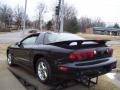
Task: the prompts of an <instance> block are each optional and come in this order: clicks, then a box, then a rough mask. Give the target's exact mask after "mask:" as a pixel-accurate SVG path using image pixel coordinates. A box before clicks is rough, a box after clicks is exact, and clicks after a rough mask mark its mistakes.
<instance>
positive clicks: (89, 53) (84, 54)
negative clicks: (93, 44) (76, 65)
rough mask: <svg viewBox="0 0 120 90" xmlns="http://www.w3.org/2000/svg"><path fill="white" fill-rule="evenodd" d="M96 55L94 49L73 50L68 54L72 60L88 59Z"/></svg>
mask: <svg viewBox="0 0 120 90" xmlns="http://www.w3.org/2000/svg"><path fill="white" fill-rule="evenodd" d="M95 55H96V50H85V51H80V52H73V53H71V54H70V55H69V58H70V59H72V60H83V59H90V58H93V57H94V56H95Z"/></svg>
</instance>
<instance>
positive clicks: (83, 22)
mask: <svg viewBox="0 0 120 90" xmlns="http://www.w3.org/2000/svg"><path fill="white" fill-rule="evenodd" d="M92 26H93V25H92V20H91V19H90V18H87V17H81V18H80V19H79V27H80V31H81V32H85V30H86V28H90V27H92Z"/></svg>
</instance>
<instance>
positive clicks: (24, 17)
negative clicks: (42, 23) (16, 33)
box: [23, 0, 27, 36]
mask: <svg viewBox="0 0 120 90" xmlns="http://www.w3.org/2000/svg"><path fill="white" fill-rule="evenodd" d="M26 10H27V0H25V10H24V15H23V36H24V30H25V29H26Z"/></svg>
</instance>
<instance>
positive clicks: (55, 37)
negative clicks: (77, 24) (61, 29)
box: [45, 33, 85, 43]
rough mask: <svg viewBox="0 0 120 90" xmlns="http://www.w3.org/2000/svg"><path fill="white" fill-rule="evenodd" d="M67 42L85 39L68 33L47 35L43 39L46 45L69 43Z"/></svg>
mask: <svg viewBox="0 0 120 90" xmlns="http://www.w3.org/2000/svg"><path fill="white" fill-rule="evenodd" d="M69 40H85V39H84V38H82V37H80V36H77V35H74V34H70V33H47V35H46V37H45V42H46V43H53V42H60V41H69Z"/></svg>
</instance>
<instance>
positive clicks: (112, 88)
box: [0, 43, 119, 90]
mask: <svg viewBox="0 0 120 90" xmlns="http://www.w3.org/2000/svg"><path fill="white" fill-rule="evenodd" d="M9 44H10V43H6V44H0V57H1V58H0V62H1V63H0V64H1V65H0V75H1V71H5V72H6V70H7V67H8V66H7V64H6V56H5V54H6V48H7V47H8V46H9ZM18 68H19V67H18ZM14 69H16V70H17V71H18V74H20V75H21V76H22V77H26V80H28V81H30V82H31V80H32V81H34V82H31V83H33V85H34V84H37V86H40V88H47V87H46V86H45V85H41V84H40V83H39V81H37V79H36V78H35V77H34V76H32V75H31V74H30V73H27V72H26V71H25V72H26V73H27V74H25V73H24V69H22V68H19V69H20V70H19V69H17V67H16V68H14ZM14 71H15V70H14ZM4 74H6V75H7V74H9V73H3V75H4ZM3 75H2V76H3ZM5 77H7V76H5ZM11 77H12V76H11ZM1 80H3V77H0V81H1ZM38 83H39V84H38ZM1 85H2V84H1ZM79 88H82V89H84V90H88V88H86V87H84V86H82V85H81V84H78V85H75V86H72V87H70V88H66V89H64V90H74V89H76V90H79ZM107 89H108V90H119V88H118V87H117V86H116V85H114V84H113V83H111V81H110V79H109V78H107V77H106V76H105V75H104V76H101V77H100V78H99V82H98V84H97V85H96V86H94V87H91V88H89V90H107ZM17 90H19V89H17ZM21 90H22V89H21ZM27 90H31V89H27ZM45 90H48V89H45Z"/></svg>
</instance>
